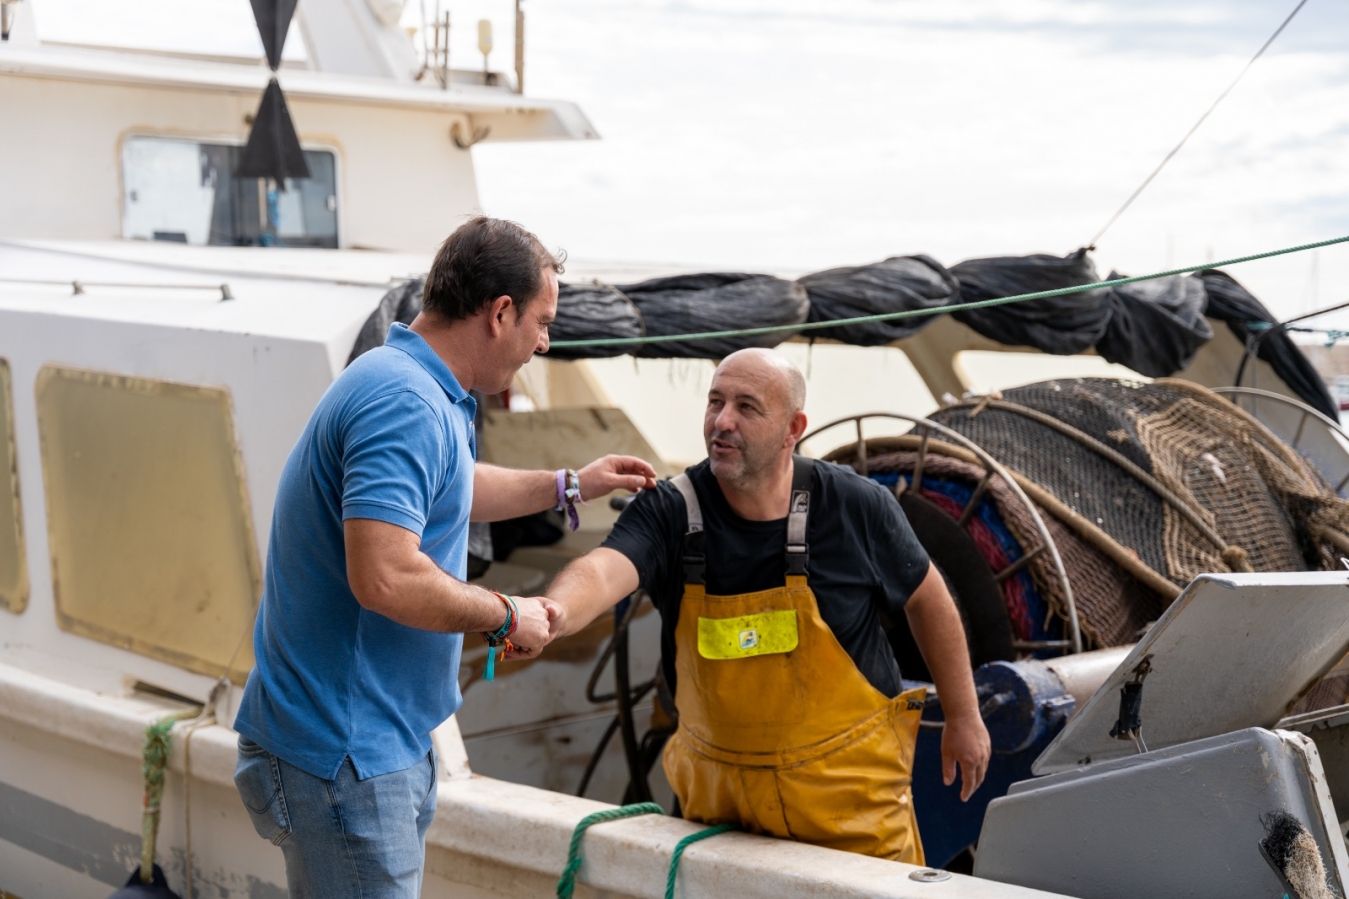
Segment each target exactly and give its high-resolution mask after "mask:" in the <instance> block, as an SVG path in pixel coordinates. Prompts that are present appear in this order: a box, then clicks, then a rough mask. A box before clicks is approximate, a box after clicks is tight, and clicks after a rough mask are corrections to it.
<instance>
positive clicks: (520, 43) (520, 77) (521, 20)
mask: <svg viewBox="0 0 1349 899" xmlns="http://www.w3.org/2000/svg"><path fill="white" fill-rule="evenodd" d="M520 4H521V0H515V92H516V93H517V94H523V93H524V92H525V11H524V8H523V7H522V6H521V5H520Z"/></svg>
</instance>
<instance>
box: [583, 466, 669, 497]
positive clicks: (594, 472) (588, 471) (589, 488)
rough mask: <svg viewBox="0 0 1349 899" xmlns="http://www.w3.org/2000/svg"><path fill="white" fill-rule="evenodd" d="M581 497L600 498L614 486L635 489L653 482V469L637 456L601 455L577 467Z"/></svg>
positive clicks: (613, 488)
mask: <svg viewBox="0 0 1349 899" xmlns="http://www.w3.org/2000/svg"><path fill="white" fill-rule="evenodd" d="M576 474H577V476H578V477H579V478H580V480H581V499H583V500H587V501H589V500H592V499H599V498H600V497H602V496H608V495H609V494H610V493H613V492H614V491H615V490H628V491H630V492H632V493H636V492H637V491H638V490H641V489H642V488H644V487H647V488H650V487H655V486H656V469H654V468H652V467H651V466H650V465H649V464H648V463H646V462H644V461H642V460H641V459H638V458H637V457H636V456H604V457H603V458H600V459H596V460H595V461H594V462H591V463H590V464H589V465H587V466H586V467H585V468H582V469H581V470H580V471H578V472H577V473H576Z"/></svg>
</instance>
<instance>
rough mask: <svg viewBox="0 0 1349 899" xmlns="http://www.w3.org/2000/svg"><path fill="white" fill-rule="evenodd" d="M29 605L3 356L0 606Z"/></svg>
mask: <svg viewBox="0 0 1349 899" xmlns="http://www.w3.org/2000/svg"><path fill="white" fill-rule="evenodd" d="M27 607H28V561H27V559H26V558H25V556H24V543H23V506H22V505H20V503H19V460H18V456H17V454H16V453H15V451H14V387H13V381H12V380H11V378H10V374H9V362H8V361H7V360H5V359H0V608H4V609H8V610H9V611H11V612H13V613H15V614H16V615H17V614H18V613H20V612H22V611H23V610H24V609H25V608H27Z"/></svg>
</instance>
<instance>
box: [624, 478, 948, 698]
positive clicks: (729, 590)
mask: <svg viewBox="0 0 1349 899" xmlns="http://www.w3.org/2000/svg"><path fill="white" fill-rule="evenodd" d="M688 475H689V479H690V480H691V481H692V482H693V489H694V490H695V491H696V492H697V495H698V502H699V504H700V505H701V506H702V512H703V528H704V530H705V531H706V533H707V570H706V572H705V575H704V577H705V580H706V582H707V592H708V594H710V595H713V596H729V595H736V594H740V593H753V592H755V591H758V590H769V589H772V588H773V587H781V586H782V585H783V584H784V583H785V581H786V564H787V563H786V545H787V519H786V518H779V519H777V520H776V521H747V520H745V519H743V518H741V517H740V516H738V515H736V514H735V512H734V511H733V510H732V509H731V506H730V504H729V503H727V502H726V497H725V496H724V495H723V494H722V492H721V486H720V485H719V484H718V483H717V479H716V477H714V476H713V474H712V472H711V469H710V468H709V467H708V464H707V462H706V461H703V462H700V463H698V464H697V465H695V466H693V467H692V468H690V469H688ZM810 494H811V496H810V516H809V518H808V519H807V523H806V543H807V545H808V547H809V552H810V559H809V569H808V575H807V578H808V583H809V584H810V588H811V590H812V591H814V593H815V602H816V604H817V605H818V606H819V610H820V617H821V618H823V619H824V623H825V624H826V625H828V626H829V629H830V630H832V631H833V632H834V636H835V637H836V638H837V639H838V642H839V643H840V644H841V645H842V646H843V648H844V649H845V650H846V651H847V653H848V655H849V656H851V657H852V660H853V662H854V663H855V664H856V665H857V668H858V670H859V671H861V672H862V674H863V675H865V676H866V679H867V680H869V681H870V682H871V683H872V685H873V686H875V687H876V689H877V690H880V691H881V692H882V693H884V694H885V695H886V696H889V697H892V698H893V697H895V696H898V695H899V690H900V680H899V666H898V665H897V664H896V663H895V656H894V653H893V651H892V650H891V649H890V644H889V641H888V640H887V639H886V636H885V631H884V629H883V628H882V626H881V615H882V614H883V615H885V616H886V617H887V618H888V619H890V620H891V621H897V620H898V619H899V616H900V614H901V613H902V612H903V609H904V604H905V603H906V602H908V599H909V596H910V594H912V593H913V591H914V590H916V589H917V588H918V585H919V584H920V583H922V581H923V578H924V577H926V576H927V570H928V557H927V552H926V551H925V550H924V549H923V547H922V545H921V544H920V543H919V542H918V539H917V538H916V537H915V536H914V534H913V529H912V528H910V527H909V522H908V519H907V518H905V517H904V512H903V510H902V509H900V507H899V503H898V502H897V501H896V500H895V498H894V496H893V495H891V493H890V491H888V490H886V489H885V488H884V487H882V486H881V485H880V484H877V483H875V482H874V481H872V480H870V479H869V478H864V477H862V476H861V475H858V474H857V473H856V472H854V471H853V470H852V469H850V468H844V467H843V466H840V465H834V464H832V463H829V462H816V463H815V472H814V475H813V477H812V483H811V490H810ZM687 530H688V513H687V510H686V509H685V507H684V499H683V497H682V496H680V494H679V490H678V488H676V487H675V486H674V485H673V484H671V483H670V482H668V481H662V482H660V483H658V484H657V485H656V487H655V489H654V490H644V491H642V492H641V493H640V494H638V496H637V498H636V499H634V500H633V501H632V503H631V504H630V505H629V506H628V508H627V509H625V510H624V512H623V514H622V515H621V516H619V519H618V522H617V524H615V525H614V529H613V532H612V533H611V534H610V535H609V537H608V538H607V539H606V540H605V541H604V546H606V547H608V548H610V549H613V550H617V551H618V552H621V553H622V554H623V555H625V556H627V558H628V559H629V560H630V561H631V562H632V564H633V566H635V567H636V569H637V574H638V576H639V577H640V578H641V585H642V587H643V588H645V589H646V591H647V593H648V594H649V595H650V596H651V601H652V602H653V603H654V604H655V606H656V609H657V610H658V611H659V612H660V615H661V656H662V664H663V666H664V672H665V677H666V680H667V682H668V683H669V685H670V688H671V690H673V689H674V687H675V665H674V655H675V642H674V635H675V625H676V624H677V623H678V622H679V604H680V601H681V600H682V598H683V595H684V566H683V559H682V557H683V546H684V533H685V531H687Z"/></svg>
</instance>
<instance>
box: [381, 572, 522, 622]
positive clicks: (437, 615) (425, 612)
mask: <svg viewBox="0 0 1349 899" xmlns="http://www.w3.org/2000/svg"><path fill="white" fill-rule="evenodd" d="M417 555H418V556H419V557H420V561H418V562H415V563H413V564H411V565H409V566H408V568H407V569H406V570H401V571H398V572H395V573H393V574H391V575H387V576H386V583H384V584H383V585H381V586H380V587H378V588H375V589H369V590H367V591H365V592H366V593H367V596H366V597H364V598H361V604H362V605H364V606H365V607H366V608H368V609H370V610H371V611H373V612H378V613H379V614H381V615H383V616H384V617H386V618H389V619H392V620H393V621H396V622H398V623H399V624H402V625H406V626H407V627H415V628H418V629H419V630H424V631H439V632H442V633H472V632H474V631H494V630H496V629H497V628H499V627H500V626H501V625H502V623H503V622H504V621H505V620H506V607H505V605H504V604H503V603H502V602H501V600H500V599H498V598H497V596H496V594H494V593H492V592H491V591H490V590H485V589H483V588H482V587H478V586H475V585H473V584H468V583H464V582H463V581H460V580H458V579H456V578H454V577H451V576H450V575H448V574H446V573H445V572H444V571H441V570H440V568H439V567H438V566H437V565H436V563H435V562H433V561H431V559H430V557H428V556H426V555H424V554H422V553H418V554H417Z"/></svg>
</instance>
